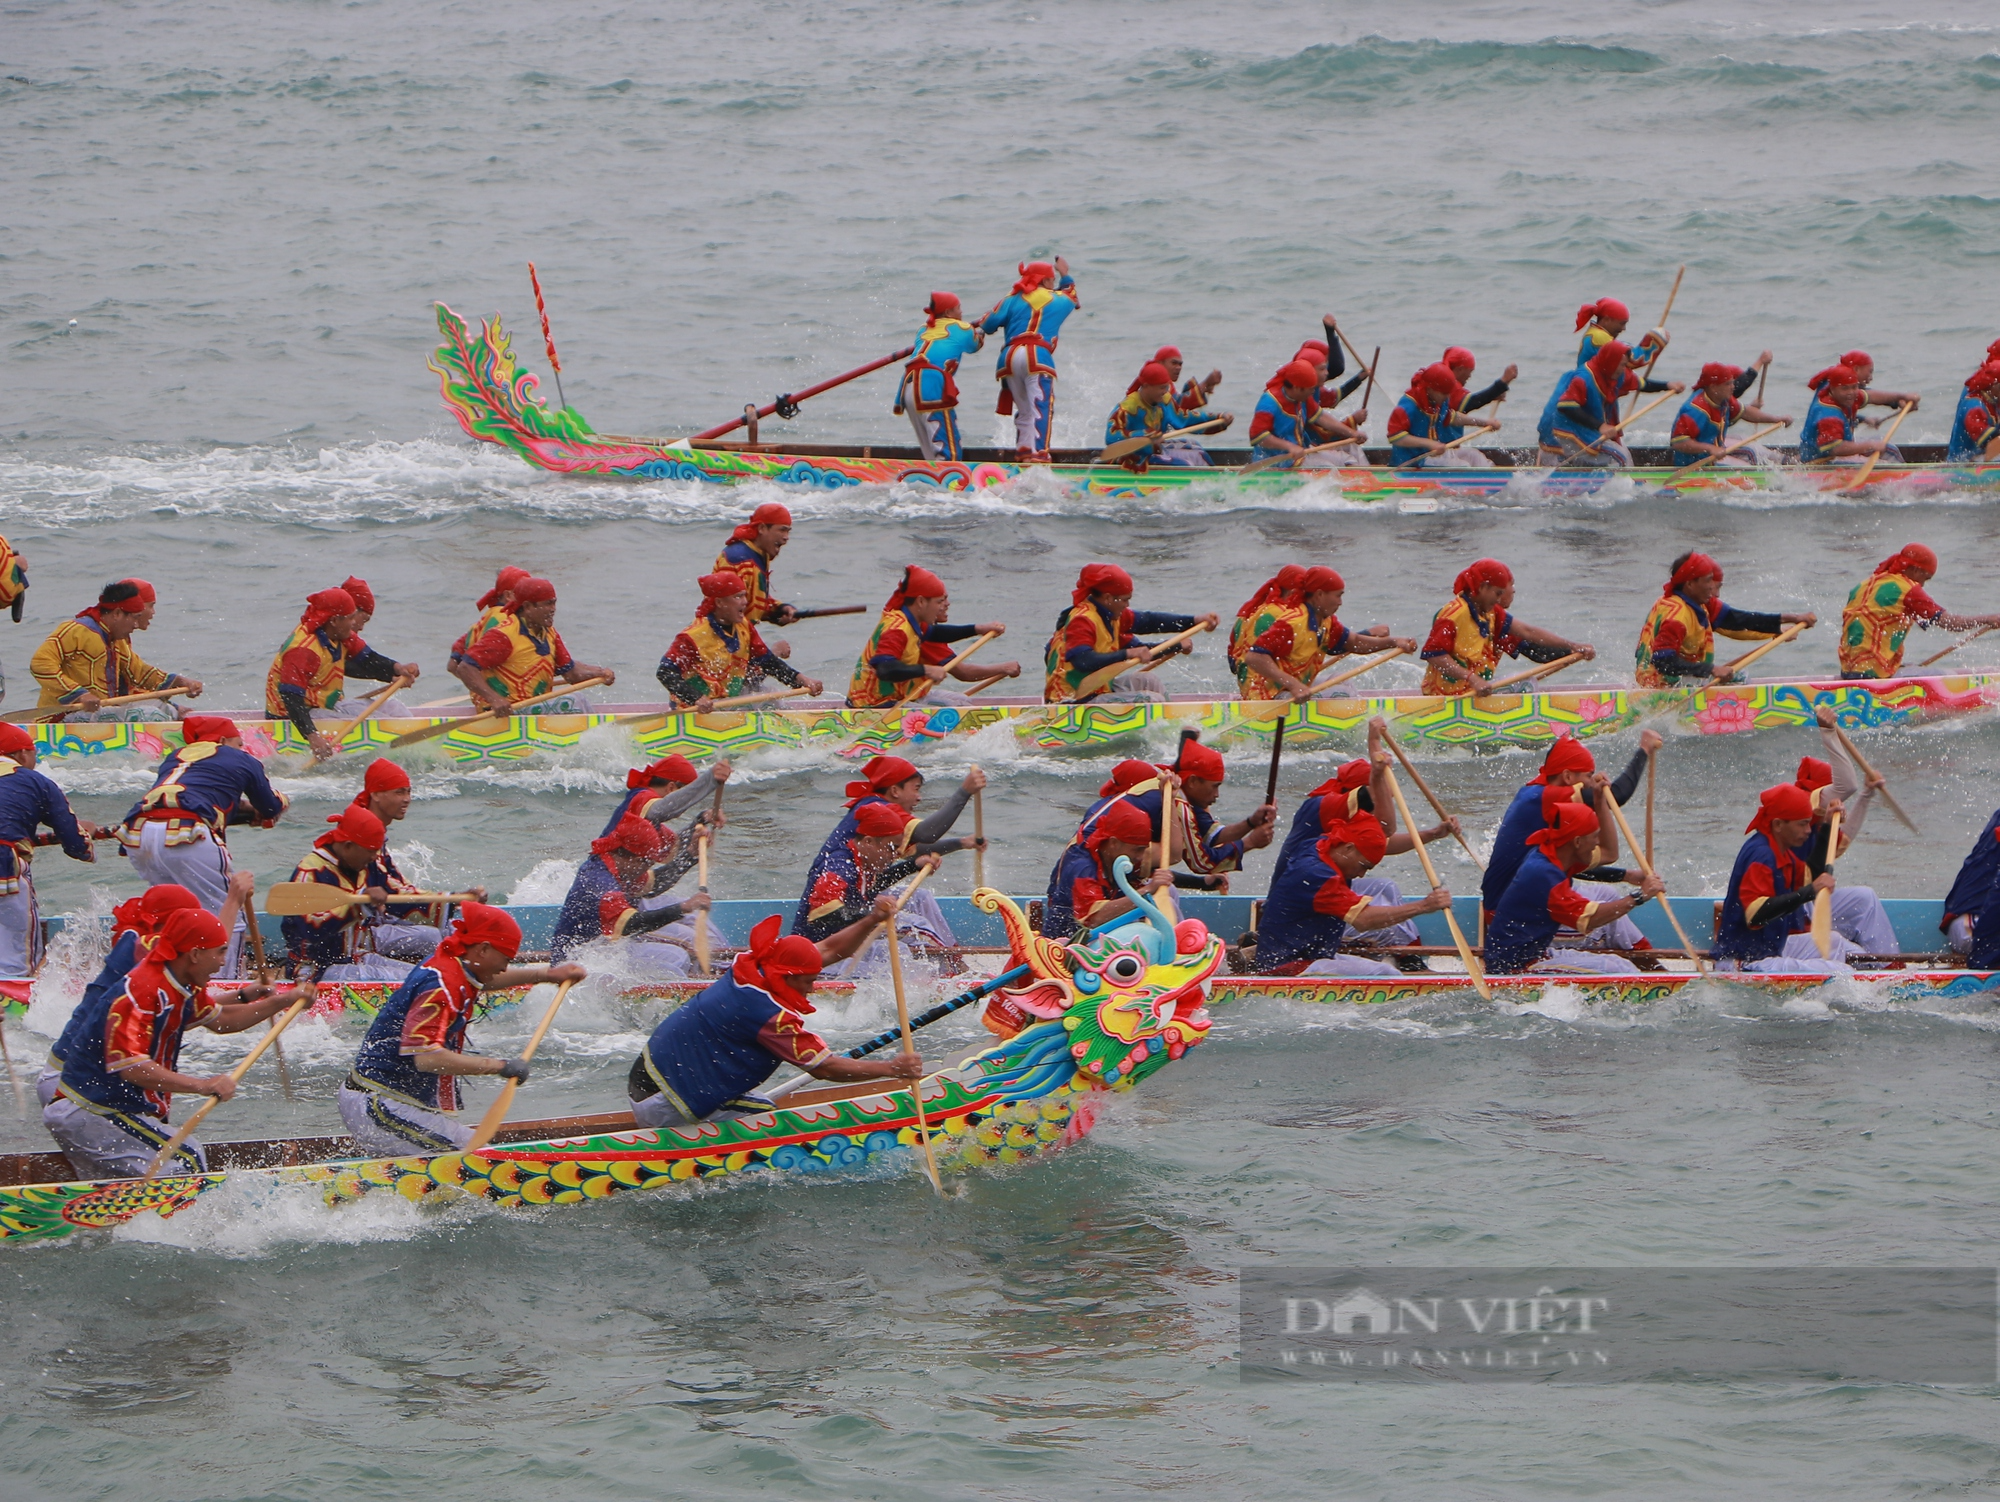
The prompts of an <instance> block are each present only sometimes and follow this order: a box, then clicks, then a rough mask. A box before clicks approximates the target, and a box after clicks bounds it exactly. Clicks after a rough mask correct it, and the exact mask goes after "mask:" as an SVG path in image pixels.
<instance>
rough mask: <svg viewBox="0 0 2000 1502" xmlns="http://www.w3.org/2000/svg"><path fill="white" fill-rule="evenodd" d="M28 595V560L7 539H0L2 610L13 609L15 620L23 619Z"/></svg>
mask: <svg viewBox="0 0 2000 1502" xmlns="http://www.w3.org/2000/svg"><path fill="white" fill-rule="evenodd" d="M27 593H28V560H27V559H25V558H23V557H22V556H21V555H20V554H19V553H17V552H15V551H14V550H13V549H12V548H11V547H9V546H8V545H7V539H6V538H4V537H0V610H8V609H11V610H12V611H13V613H14V619H15V620H17V621H18V620H19V619H20V618H21V609H22V607H23V606H24V605H26V603H27V600H26V599H25V598H24V597H25V596H26V595H27Z"/></svg>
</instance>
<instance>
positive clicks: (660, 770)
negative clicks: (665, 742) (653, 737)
mask: <svg viewBox="0 0 2000 1502" xmlns="http://www.w3.org/2000/svg"><path fill="white" fill-rule="evenodd" d="M700 775H701V774H700V773H698V772H696V771H695V769H694V763H693V762H691V761H689V760H688V759H687V758H686V757H685V756H683V755H681V754H680V752H678V751H676V752H674V754H673V755H672V756H663V757H661V758H660V759H659V760H658V761H656V762H654V763H653V764H652V765H651V766H650V767H635V768H633V769H632V770H631V771H629V772H627V773H626V774H625V786H627V787H628V788H642V787H646V786H647V785H649V784H651V783H655V782H671V783H673V784H674V785H675V786H676V787H686V786H687V785H688V784H689V783H690V782H693V781H694V780H695V778H696V777H698V776H700Z"/></svg>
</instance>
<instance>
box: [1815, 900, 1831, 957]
mask: <svg viewBox="0 0 2000 1502" xmlns="http://www.w3.org/2000/svg"><path fill="white" fill-rule="evenodd" d="M1812 940H1813V947H1814V948H1815V949H1817V950H1818V951H1819V957H1820V958H1821V959H1823V960H1830V959H1832V958H1833V893H1831V892H1821V893H1820V894H1819V896H1817V897H1815V898H1813V916H1812Z"/></svg>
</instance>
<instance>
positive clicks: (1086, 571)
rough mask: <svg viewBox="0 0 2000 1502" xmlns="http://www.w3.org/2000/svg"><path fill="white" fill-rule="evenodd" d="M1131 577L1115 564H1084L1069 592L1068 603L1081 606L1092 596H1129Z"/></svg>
mask: <svg viewBox="0 0 2000 1502" xmlns="http://www.w3.org/2000/svg"><path fill="white" fill-rule="evenodd" d="M1131 593H1132V576H1131V575H1130V574H1128V573H1126V572H1125V570H1124V569H1122V568H1120V567H1119V566H1118V565H1117V564H1115V563H1086V564H1085V565H1084V566H1083V570H1082V572H1080V573H1079V574H1078V575H1077V576H1076V588H1075V589H1073V590H1071V591H1070V597H1069V598H1070V603H1071V604H1072V605H1081V604H1082V603H1083V602H1084V601H1085V600H1087V599H1089V598H1090V597H1091V596H1092V595H1128V596H1129V595H1130V594H1131Z"/></svg>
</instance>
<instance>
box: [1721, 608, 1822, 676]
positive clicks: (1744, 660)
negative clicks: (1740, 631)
mask: <svg viewBox="0 0 2000 1502" xmlns="http://www.w3.org/2000/svg"><path fill="white" fill-rule="evenodd" d="M1805 629H1806V623H1805V622H1804V621H1793V622H1792V624H1791V625H1789V626H1787V627H1785V629H1784V630H1782V631H1780V632H1779V633H1778V634H1777V635H1776V636H1774V637H1772V638H1771V639H1770V640H1769V641H1767V642H1764V643H1762V644H1761V645H1758V646H1755V647H1752V648H1751V649H1750V650H1749V651H1748V652H1745V653H1744V654H1743V655H1742V656H1741V657H1737V658H1733V659H1731V660H1730V661H1728V662H1725V663H1724V664H1723V665H1722V667H1723V671H1722V672H1721V673H1718V674H1717V675H1716V681H1718V682H1719V681H1720V680H1721V679H1723V678H1726V677H1734V676H1735V675H1736V674H1738V673H1740V672H1742V671H1743V670H1744V669H1745V668H1747V667H1749V666H1750V664H1751V663H1753V662H1755V661H1756V660H1757V659H1758V658H1760V657H1762V656H1763V655H1764V654H1765V653H1766V652H1772V651H1776V650H1777V649H1778V648H1779V647H1782V646H1783V645H1784V644H1785V643H1786V642H1788V641H1790V640H1792V638H1793V637H1795V636H1797V635H1798V634H1799V633H1800V632H1801V631H1803V630H1805Z"/></svg>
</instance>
